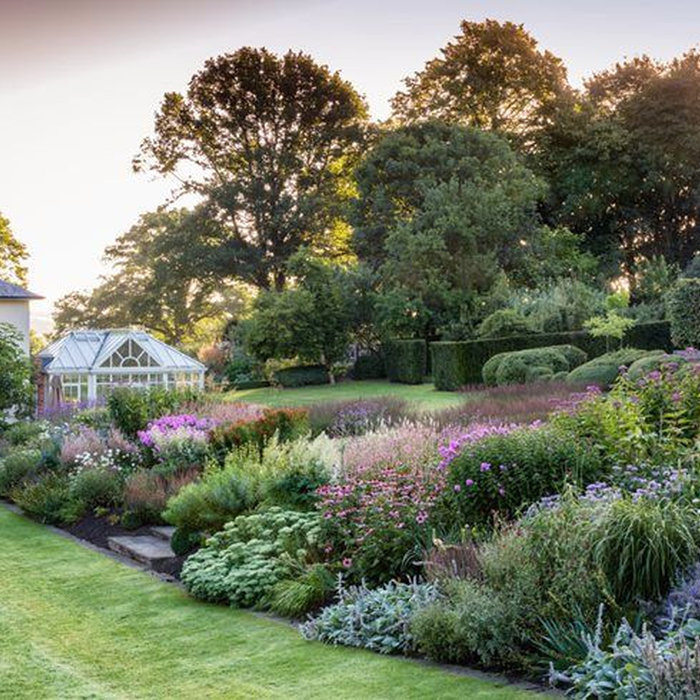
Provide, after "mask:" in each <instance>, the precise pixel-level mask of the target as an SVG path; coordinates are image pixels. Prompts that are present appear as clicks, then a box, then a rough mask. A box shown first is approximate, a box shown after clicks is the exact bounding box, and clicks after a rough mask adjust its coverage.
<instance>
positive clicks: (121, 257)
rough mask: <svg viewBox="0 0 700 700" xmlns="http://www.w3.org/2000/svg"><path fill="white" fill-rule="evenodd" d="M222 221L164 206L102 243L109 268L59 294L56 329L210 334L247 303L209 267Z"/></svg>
mask: <svg viewBox="0 0 700 700" xmlns="http://www.w3.org/2000/svg"><path fill="white" fill-rule="evenodd" d="M218 233H219V231H218V227H217V226H216V224H215V222H214V221H212V220H211V219H209V218H208V212H206V211H204V210H203V209H202V208H197V209H194V210H192V211H190V210H187V209H173V210H170V209H159V210H157V211H155V212H148V213H146V214H143V215H141V217H140V218H139V221H138V223H136V224H135V225H134V226H132V227H131V228H130V229H129V230H128V231H127V232H126V233H124V234H122V235H121V236H119V238H118V239H117V241H116V242H115V244H114V245H112V246H110V247H108V248H107V250H106V251H105V256H104V257H105V259H106V261H107V262H108V263H109V264H110V267H111V268H112V270H113V272H111V273H110V274H109V275H108V276H107V277H106V278H105V279H104V280H103V281H102V282H100V284H99V285H98V286H97V287H95V288H94V289H93V290H92V291H91V292H89V293H83V292H72V293H70V294H67V295H66V296H64V297H62V298H61V299H59V300H58V302H57V303H56V306H55V310H54V314H53V320H54V324H55V326H56V331H57V332H58V333H61V332H63V331H65V330H70V329H72V328H81V327H82V328H110V327H112V328H123V327H127V326H130V325H133V324H138V325H140V326H144V327H145V328H148V329H149V330H150V331H152V332H153V333H154V334H155V335H156V336H158V337H160V338H162V339H163V340H165V341H166V342H168V343H171V344H174V345H178V346H181V345H182V344H183V343H186V342H189V343H192V342H197V341H199V342H200V343H201V342H202V341H203V340H205V339H207V340H211V339H212V335H213V333H212V327H214V328H215V331H218V327H220V326H221V325H223V324H224V323H225V322H226V320H227V319H228V318H230V316H231V314H240V313H241V312H242V311H243V310H244V308H245V305H246V301H247V295H246V291H245V290H244V289H242V288H241V287H240V286H239V285H238V286H237V285H236V284H234V283H232V282H231V281H230V280H227V279H222V278H221V276H220V275H216V274H212V272H213V271H212V270H211V262H210V257H211V249H212V248H213V247H215V246H216V245H218V244H219V240H218Z"/></svg>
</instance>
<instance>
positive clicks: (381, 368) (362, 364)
mask: <svg viewBox="0 0 700 700" xmlns="http://www.w3.org/2000/svg"><path fill="white" fill-rule="evenodd" d="M350 376H351V377H352V379H356V380H362V379H383V378H384V377H386V366H385V361H384V356H383V355H382V354H381V353H379V352H370V353H368V354H366V355H360V356H359V357H358V358H357V359H356V360H355V363H354V364H353V366H352V368H351V369H350Z"/></svg>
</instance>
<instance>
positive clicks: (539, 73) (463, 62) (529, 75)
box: [392, 19, 569, 137]
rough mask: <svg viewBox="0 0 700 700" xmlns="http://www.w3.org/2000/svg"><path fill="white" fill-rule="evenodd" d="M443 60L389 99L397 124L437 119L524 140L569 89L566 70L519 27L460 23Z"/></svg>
mask: <svg viewBox="0 0 700 700" xmlns="http://www.w3.org/2000/svg"><path fill="white" fill-rule="evenodd" d="M461 29H462V33H461V34H460V35H459V36H457V37H455V39H454V40H453V41H451V42H449V43H448V44H447V46H446V47H445V48H444V49H442V50H441V53H442V56H439V57H437V58H434V59H432V60H431V61H428V63H426V65H425V67H424V68H423V70H422V71H420V72H418V73H416V74H415V75H414V76H412V77H410V78H407V79H406V80H405V84H406V89H405V91H403V92H399V93H398V94H397V95H396V97H395V98H394V100H393V103H392V104H393V108H394V116H395V117H397V118H398V119H399V120H400V121H402V122H414V121H420V120H423V119H441V120H444V121H448V122H455V123H459V124H466V125H469V126H475V127H478V128H480V129H495V130H500V131H504V132H507V133H511V134H514V135H518V136H521V137H522V136H524V135H526V134H527V133H528V132H530V131H532V130H533V129H535V128H536V127H538V126H539V125H540V124H541V123H542V122H543V120H544V119H545V118H546V116H547V113H548V111H549V108H550V105H551V104H552V103H553V102H554V101H555V100H556V99H557V98H558V97H559V96H560V95H561V94H562V93H565V92H566V91H567V90H568V89H569V88H568V83H567V81H566V69H565V68H564V65H563V64H562V62H561V60H560V59H559V58H557V57H556V56H554V55H553V54H551V53H550V52H549V51H540V50H539V49H538V48H537V42H536V41H535V39H533V37H532V36H531V35H530V34H528V32H527V31H525V29H524V28H523V26H522V25H517V24H513V23H512V22H504V23H500V22H497V21H496V20H491V19H487V20H486V21H484V22H469V21H464V22H462V25H461Z"/></svg>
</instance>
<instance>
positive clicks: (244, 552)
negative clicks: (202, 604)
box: [182, 508, 319, 607]
mask: <svg viewBox="0 0 700 700" xmlns="http://www.w3.org/2000/svg"><path fill="white" fill-rule="evenodd" d="M318 537H319V520H318V516H317V515H316V514H314V513H297V512H294V511H285V510H282V509H281V508H270V509H269V510H267V511H264V512H261V513H255V514H253V515H247V516H245V515H240V516H238V517H237V518H236V519H235V520H233V522H230V523H227V524H226V525H225V526H224V529H223V530H222V531H221V532H219V533H217V534H216V535H214V536H212V537H210V538H209V539H208V540H207V541H206V543H205V546H204V547H202V548H201V549H200V550H199V551H197V552H195V553H194V554H193V555H192V556H191V557H189V559H187V561H186V562H185V564H184V566H183V568H182V582H183V584H184V585H185V587H186V588H187V590H188V591H190V593H192V595H194V596H195V597H197V598H201V599H202V600H208V601H211V602H223V601H227V602H229V603H231V605H236V606H239V607H250V606H253V605H256V604H257V603H259V602H261V601H262V600H263V599H264V598H265V597H266V596H267V595H268V594H269V593H270V591H271V590H272V588H273V587H274V586H275V584H277V583H278V582H279V581H282V580H283V579H286V578H289V576H290V574H292V572H293V570H294V566H295V565H296V566H298V565H300V564H304V563H306V561H307V560H309V559H311V558H313V557H314V555H315V553H316V547H317V543H318Z"/></svg>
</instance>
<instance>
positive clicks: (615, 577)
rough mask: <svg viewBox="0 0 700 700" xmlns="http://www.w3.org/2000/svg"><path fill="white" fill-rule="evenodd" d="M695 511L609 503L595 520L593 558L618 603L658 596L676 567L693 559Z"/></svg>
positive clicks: (699, 536)
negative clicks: (598, 518) (607, 507)
mask: <svg viewBox="0 0 700 700" xmlns="http://www.w3.org/2000/svg"><path fill="white" fill-rule="evenodd" d="M699 542H700V528H699V526H698V519H697V513H696V511H695V509H692V508H689V507H687V506H685V505H679V504H676V503H673V502H661V501H655V500H649V499H639V500H637V501H632V500H627V499H624V500H621V501H617V502H615V503H613V504H611V506H610V508H609V509H608V510H607V511H606V512H605V513H604V515H603V517H602V519H601V520H600V522H599V523H598V524H597V535H596V538H595V545H594V552H595V561H596V563H597V564H598V565H599V566H600V568H601V569H602V570H603V572H604V573H605V575H606V576H607V578H608V581H609V582H610V585H611V588H612V591H613V593H614V595H615V597H616V599H617V601H618V602H620V603H628V602H634V601H635V600H637V599H641V600H659V599H660V598H661V597H662V596H663V595H665V594H666V593H667V592H668V589H669V588H670V586H671V584H672V583H673V582H674V580H675V577H676V576H677V574H678V572H679V571H683V570H685V569H687V567H688V566H689V565H690V564H692V563H693V562H694V561H696V559H697V556H698V543H699Z"/></svg>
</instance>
